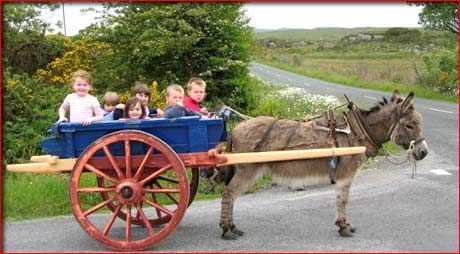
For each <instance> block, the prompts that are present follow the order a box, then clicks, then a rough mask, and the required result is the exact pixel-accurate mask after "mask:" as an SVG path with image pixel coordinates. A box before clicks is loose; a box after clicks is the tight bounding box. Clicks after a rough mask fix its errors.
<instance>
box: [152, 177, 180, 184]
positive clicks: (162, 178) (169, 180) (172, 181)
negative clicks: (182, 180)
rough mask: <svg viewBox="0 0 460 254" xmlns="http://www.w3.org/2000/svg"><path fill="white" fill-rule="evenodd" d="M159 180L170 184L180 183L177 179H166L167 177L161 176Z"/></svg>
mask: <svg viewBox="0 0 460 254" xmlns="http://www.w3.org/2000/svg"><path fill="white" fill-rule="evenodd" d="M157 178H158V179H159V180H163V181H168V182H171V183H179V181H177V180H176V179H172V178H169V177H165V176H159V177H157Z"/></svg>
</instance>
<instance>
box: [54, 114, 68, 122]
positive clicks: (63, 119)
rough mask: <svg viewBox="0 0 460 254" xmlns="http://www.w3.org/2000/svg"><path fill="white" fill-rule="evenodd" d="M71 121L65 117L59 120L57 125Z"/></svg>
mask: <svg viewBox="0 0 460 254" xmlns="http://www.w3.org/2000/svg"><path fill="white" fill-rule="evenodd" d="M68 121H69V120H68V119H67V118H66V117H65V116H64V117H59V119H58V120H57V123H62V122H68Z"/></svg>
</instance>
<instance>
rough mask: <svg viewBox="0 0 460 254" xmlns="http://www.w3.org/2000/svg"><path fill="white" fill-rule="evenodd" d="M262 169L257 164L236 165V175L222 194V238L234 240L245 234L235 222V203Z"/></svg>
mask: <svg viewBox="0 0 460 254" xmlns="http://www.w3.org/2000/svg"><path fill="white" fill-rule="evenodd" d="M260 171H261V170H258V169H257V166H255V165H239V166H236V167H235V175H234V176H233V178H232V180H231V181H230V183H229V184H228V185H227V186H225V188H224V193H223V194H222V208H221V213H220V224H219V225H220V227H221V228H222V231H223V232H222V238H223V239H225V240H234V239H236V238H237V237H238V236H242V235H243V234H244V232H243V231H241V230H239V229H237V228H236V226H235V224H233V203H234V202H235V200H236V198H237V197H238V196H239V195H240V194H242V193H243V192H245V191H246V190H247V188H248V187H249V185H250V184H251V183H252V182H253V181H254V180H255V179H256V178H257V176H258V175H259V172H260Z"/></svg>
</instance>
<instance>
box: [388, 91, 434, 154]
mask: <svg viewBox="0 0 460 254" xmlns="http://www.w3.org/2000/svg"><path fill="white" fill-rule="evenodd" d="M413 99H414V93H412V92H410V93H409V95H407V97H406V98H404V97H402V96H401V95H400V93H399V92H398V90H395V91H394V92H393V98H391V101H392V104H393V105H394V111H393V112H394V113H395V114H396V118H395V121H394V122H393V123H392V125H391V126H390V130H389V132H388V135H389V136H390V139H391V140H392V141H393V142H395V143H396V144H397V145H400V146H402V147H404V148H405V149H409V148H410V149H412V155H413V156H414V158H415V159H416V160H421V159H423V158H425V156H426V155H427V154H428V145H427V143H426V141H425V138H424V137H423V135H422V126H421V124H422V116H421V115H420V113H418V112H417V111H415V109H414V106H413V104H412V102H413Z"/></svg>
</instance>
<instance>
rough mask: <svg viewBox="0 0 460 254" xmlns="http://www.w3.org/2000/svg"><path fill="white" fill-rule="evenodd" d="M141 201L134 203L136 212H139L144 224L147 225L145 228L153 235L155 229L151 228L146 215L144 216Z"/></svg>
mask: <svg viewBox="0 0 460 254" xmlns="http://www.w3.org/2000/svg"><path fill="white" fill-rule="evenodd" d="M140 203H141V202H139V203H137V204H136V209H137V214H139V215H140V216H141V218H142V221H144V224H145V226H146V227H147V230H148V231H149V234H150V235H154V234H155V231H154V230H153V228H152V225H150V222H149V220H148V219H147V216H145V214H144V211H143V210H142V206H141V205H140Z"/></svg>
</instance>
